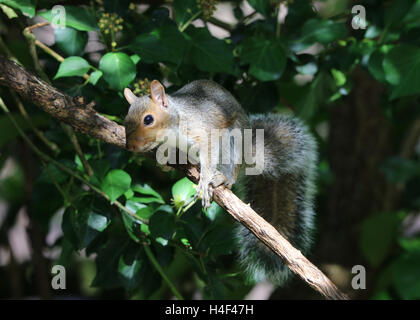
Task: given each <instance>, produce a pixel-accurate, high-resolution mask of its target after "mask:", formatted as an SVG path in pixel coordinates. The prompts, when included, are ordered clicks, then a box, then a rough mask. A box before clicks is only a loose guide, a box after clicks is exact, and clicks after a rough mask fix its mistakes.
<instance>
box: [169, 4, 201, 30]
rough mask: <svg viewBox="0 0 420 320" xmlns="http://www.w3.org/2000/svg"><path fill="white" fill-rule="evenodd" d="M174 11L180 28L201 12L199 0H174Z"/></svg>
mask: <svg viewBox="0 0 420 320" xmlns="http://www.w3.org/2000/svg"><path fill="white" fill-rule="evenodd" d="M174 9H175V20H176V22H178V24H179V25H180V26H182V25H183V24H185V22H187V21H188V20H189V19H190V18H192V16H193V15H195V14H196V13H197V12H198V11H199V8H198V6H197V0H174ZM197 18H198V17H197Z"/></svg>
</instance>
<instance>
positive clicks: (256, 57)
mask: <svg viewBox="0 0 420 320" xmlns="http://www.w3.org/2000/svg"><path fill="white" fill-rule="evenodd" d="M241 59H242V60H243V61H244V62H247V63H249V64H250V66H249V73H250V74H252V75H253V76H254V77H256V78H257V79H259V80H261V81H272V80H277V79H279V78H280V77H281V75H282V74H283V71H284V68H285V66H286V55H285V53H284V50H283V47H282V44H281V42H280V41H278V40H264V39H261V38H257V37H253V38H250V39H248V40H246V41H245V43H244V44H243V47H242V50H241Z"/></svg>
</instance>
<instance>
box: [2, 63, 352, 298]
mask: <svg viewBox="0 0 420 320" xmlns="http://www.w3.org/2000/svg"><path fill="white" fill-rule="evenodd" d="M0 85H3V86H5V87H8V88H11V89H13V90H14V91H16V92H17V93H18V94H19V95H20V96H22V97H23V98H25V99H28V100H30V101H31V102H32V103H34V104H35V105H37V106H38V107H39V108H40V109H42V110H43V111H45V112H47V113H49V114H50V115H51V116H53V117H55V118H57V119H58V120H60V121H63V122H65V123H67V124H68V125H70V126H72V127H73V128H75V129H76V130H77V131H79V132H81V133H84V134H86V135H89V136H91V137H94V138H97V139H100V140H102V141H104V142H106V143H109V144H112V145H115V146H117V147H120V148H125V130H124V127H122V126H120V125H118V124H117V123H115V122H113V121H111V120H109V119H107V118H105V117H103V116H101V115H99V114H98V113H97V112H96V111H95V110H94V109H93V103H90V104H88V105H86V104H85V103H84V101H83V99H81V98H73V97H70V96H68V95H66V94H64V93H62V92H60V91H59V90H57V89H56V88H54V87H52V86H51V85H49V84H47V83H46V82H44V81H42V80H40V79H39V78H38V77H36V76H35V75H33V74H31V73H29V72H27V71H26V70H25V69H23V68H22V67H21V66H19V65H18V64H16V63H15V62H13V61H10V60H8V59H6V58H4V57H1V56H0ZM175 167H176V168H177V169H180V170H183V171H184V172H185V174H186V175H187V176H188V178H189V179H191V180H192V181H193V182H197V181H198V179H199V176H200V175H199V171H198V169H197V168H196V167H194V166H181V165H176V166H175ZM213 198H214V200H215V201H216V202H217V203H218V204H219V205H220V206H222V207H223V208H224V209H225V210H226V211H227V212H228V213H229V214H230V215H232V216H233V218H234V219H235V220H237V221H239V222H240V223H242V224H243V225H244V226H245V227H247V228H248V229H249V230H250V231H251V232H252V233H254V234H255V236H256V237H257V238H258V239H260V240H261V241H262V242H263V243H264V244H266V245H267V246H268V247H269V248H270V249H271V250H273V251H274V252H275V253H276V254H277V255H278V256H279V257H281V258H282V260H283V261H284V263H285V264H286V265H287V266H288V267H289V268H290V270H292V272H294V273H295V274H297V275H298V276H299V277H301V278H302V279H303V280H304V281H306V282H307V283H308V284H309V285H310V286H311V287H312V288H313V289H315V290H316V291H318V292H319V293H321V294H322V295H323V296H324V297H325V298H327V299H347V296H346V295H344V294H343V293H341V292H340V291H339V290H338V289H337V287H336V286H335V285H334V284H333V283H332V282H331V281H330V280H329V279H328V278H327V277H326V276H325V275H324V274H323V273H322V272H321V271H320V270H319V269H318V268H317V267H316V266H315V265H313V264H312V263H311V262H310V261H309V260H308V259H306V258H305V257H304V256H303V255H302V253H301V252H300V251H299V250H297V249H295V248H294V247H293V246H292V245H291V244H290V243H289V242H288V241H287V240H286V239H285V238H284V237H283V236H282V235H280V233H279V232H278V231H277V230H276V229H275V228H274V227H273V226H271V225H270V224H269V223H268V222H266V221H265V220H264V219H263V218H262V217H261V216H259V215H258V214H257V213H256V212H255V211H254V210H252V208H251V207H250V206H249V205H247V204H245V203H243V202H242V201H241V200H240V199H239V198H238V197H237V196H236V195H235V194H233V192H232V191H230V190H229V189H227V188H225V187H224V186H220V187H218V188H216V189H215V190H214V193H213Z"/></svg>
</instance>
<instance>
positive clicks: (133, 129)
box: [124, 80, 171, 152]
mask: <svg viewBox="0 0 420 320" xmlns="http://www.w3.org/2000/svg"><path fill="white" fill-rule="evenodd" d="M124 96H125V98H126V99H127V101H128V103H129V104H130V109H129V110H128V114H127V116H126V118H125V136H126V146H127V149H128V150H130V151H135V152H142V151H149V150H152V149H154V148H155V147H157V146H158V144H159V143H158V139H159V138H160V137H161V136H162V135H163V134H164V131H165V130H166V129H167V128H168V127H169V126H170V120H171V119H170V113H169V110H168V109H169V101H168V98H167V97H166V94H165V88H164V87H163V85H162V84H161V83H160V82H159V81H157V80H153V81H152V82H151V84H150V95H145V96H142V97H137V96H135V95H134V93H133V92H132V91H131V90H130V89H128V88H125V89H124Z"/></svg>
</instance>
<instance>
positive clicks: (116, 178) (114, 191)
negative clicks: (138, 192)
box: [101, 169, 131, 202]
mask: <svg viewBox="0 0 420 320" xmlns="http://www.w3.org/2000/svg"><path fill="white" fill-rule="evenodd" d="M130 185H131V177H130V175H129V174H128V173H127V172H125V171H123V170H119V169H114V170H111V171H110V172H109V173H108V174H107V175H106V177H105V179H104V181H103V183H102V185H101V189H102V191H103V192H105V193H106V194H107V195H108V197H109V198H110V201H111V202H114V201H115V200H117V199H118V197H120V196H121V195H123V194H124V192H126V191H127V190H128V189H129V188H130Z"/></svg>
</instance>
